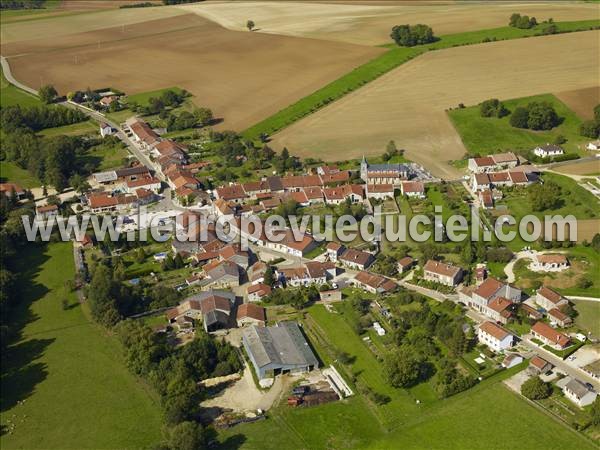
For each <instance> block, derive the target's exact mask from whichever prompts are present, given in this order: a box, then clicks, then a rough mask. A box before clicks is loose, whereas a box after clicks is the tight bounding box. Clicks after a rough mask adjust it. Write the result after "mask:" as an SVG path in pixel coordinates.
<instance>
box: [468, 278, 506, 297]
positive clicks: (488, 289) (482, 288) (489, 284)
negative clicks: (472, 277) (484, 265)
mask: <svg viewBox="0 0 600 450" xmlns="http://www.w3.org/2000/svg"><path fill="white" fill-rule="evenodd" d="M502 286H504V283H502V282H500V281H498V280H496V279H495V278H492V277H490V278H487V279H486V280H485V281H484V282H483V283H481V284H480V285H479V287H478V288H477V289H475V294H477V295H479V296H480V297H483V298H485V299H486V300H489V299H490V298H491V297H492V295H494V294H495V293H496V292H498V291H499V290H500V289H501V288H502Z"/></svg>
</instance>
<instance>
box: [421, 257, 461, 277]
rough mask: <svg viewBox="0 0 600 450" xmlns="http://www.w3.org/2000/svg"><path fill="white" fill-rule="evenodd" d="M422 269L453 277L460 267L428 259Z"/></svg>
mask: <svg viewBox="0 0 600 450" xmlns="http://www.w3.org/2000/svg"><path fill="white" fill-rule="evenodd" d="M423 269H424V270H425V271H427V272H433V273H437V274H438V275H443V276H447V277H455V276H456V275H457V274H458V273H459V272H460V271H461V270H462V269H461V268H460V267H457V266H452V265H450V264H446V263H443V262H440V261H435V260H433V259H430V260H429V261H427V262H426V263H425V266H424V267H423Z"/></svg>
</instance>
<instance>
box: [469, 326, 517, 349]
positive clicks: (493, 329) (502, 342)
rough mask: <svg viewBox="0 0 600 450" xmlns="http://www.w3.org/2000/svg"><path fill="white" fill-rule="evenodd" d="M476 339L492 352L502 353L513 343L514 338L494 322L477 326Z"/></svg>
mask: <svg viewBox="0 0 600 450" xmlns="http://www.w3.org/2000/svg"><path fill="white" fill-rule="evenodd" d="M477 339H478V340H479V342H481V343H482V344H485V345H487V347H488V348H489V349H490V350H492V351H494V352H502V351H504V350H506V349H508V348H511V347H512V346H513V345H514V343H515V337H514V336H513V335H512V334H511V332H510V331H508V330H507V329H506V328H504V327H501V326H500V325H498V324H496V323H494V322H483V323H482V324H481V325H479V328H478V329H477Z"/></svg>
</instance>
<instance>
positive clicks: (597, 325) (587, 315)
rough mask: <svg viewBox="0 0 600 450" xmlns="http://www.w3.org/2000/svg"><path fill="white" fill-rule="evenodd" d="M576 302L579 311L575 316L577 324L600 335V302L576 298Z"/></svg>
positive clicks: (593, 333)
mask: <svg viewBox="0 0 600 450" xmlns="http://www.w3.org/2000/svg"><path fill="white" fill-rule="evenodd" d="M574 303H575V309H576V310H577V312H578V313H579V315H578V316H577V317H576V318H575V324H576V325H579V326H580V327H581V328H583V329H584V330H587V331H590V332H591V333H592V335H593V336H595V337H600V302H591V301H587V300H574Z"/></svg>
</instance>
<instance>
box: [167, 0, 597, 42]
mask: <svg viewBox="0 0 600 450" xmlns="http://www.w3.org/2000/svg"><path fill="white" fill-rule="evenodd" d="M178 8H182V9H184V10H185V11H190V12H194V13H196V14H199V15H202V16H203V17H206V18H207V19H210V20H213V21H215V22H217V23H219V24H221V25H222V26H224V27H226V28H229V29H232V30H242V29H245V27H246V21H247V20H248V19H252V20H253V21H254V22H255V23H256V28H257V30H258V31H259V32H263V33H273V34H284V35H290V36H304V37H312V38H317V39H327V40H336V41H343V42H351V43H355V44H365V45H378V44H384V43H388V42H390V38H389V34H390V30H391V28H392V26H394V25H398V24H402V23H413V24H414V23H426V24H428V25H430V26H431V27H432V28H433V30H434V31H435V33H437V34H449V33H458V32H461V31H472V30H481V29H485V28H495V27H501V26H506V25H507V24H508V18H509V16H510V15H511V14H512V13H513V12H519V13H521V14H527V15H530V16H531V15H533V16H536V17H537V18H538V19H544V20H545V19H547V18H549V17H552V18H553V19H554V20H557V21H558V20H583V19H597V18H598V17H599V12H598V6H597V5H593V4H586V3H582V2H581V3H573V2H551V1H548V2H539V3H538V2H535V3H534V2H531V3H525V4H520V5H515V3H514V2H512V3H510V2H483V1H481V2H475V1H473V2H471V1H469V2H430V1H428V2H414V1H412V2H395V1H392V2H381V1H380V2H365V1H363V2H337V3H325V2H322V3H321V2H319V3H316V2H293V1H290V2H288V1H284V2H264V1H262V2H261V1H258V2H248V1H233V2H204V3H199V4H191V5H181V6H178Z"/></svg>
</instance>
